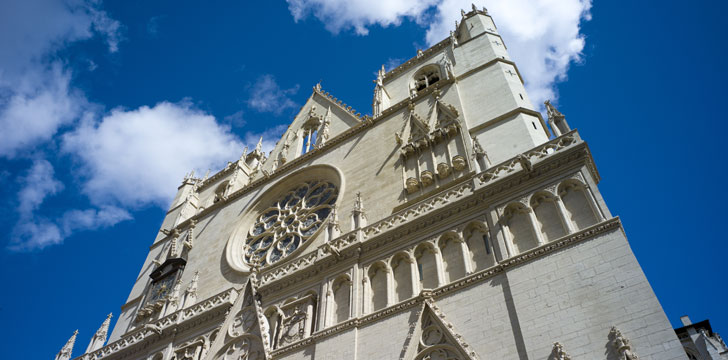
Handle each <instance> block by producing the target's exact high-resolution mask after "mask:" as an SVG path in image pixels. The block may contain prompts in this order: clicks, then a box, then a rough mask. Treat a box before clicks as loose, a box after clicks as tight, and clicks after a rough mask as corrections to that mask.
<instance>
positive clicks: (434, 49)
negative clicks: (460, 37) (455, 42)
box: [382, 37, 450, 83]
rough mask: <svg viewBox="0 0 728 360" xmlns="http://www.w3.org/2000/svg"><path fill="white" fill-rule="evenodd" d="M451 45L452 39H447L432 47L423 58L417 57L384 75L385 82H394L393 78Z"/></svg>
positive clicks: (423, 54) (425, 52)
mask: <svg viewBox="0 0 728 360" xmlns="http://www.w3.org/2000/svg"><path fill="white" fill-rule="evenodd" d="M448 45H450V38H449V37H448V38H445V39H444V40H442V41H440V42H439V43H437V44H435V45H432V46H431V47H430V48H429V49H427V50H423V51H422V55H421V56H415V57H413V58H411V59H409V60H407V61H405V62H404V63H402V64H401V65H399V66H397V67H396V68H394V69H392V70H389V71H388V72H386V73H385V74H384V79H382V80H383V82H384V83H387V82H388V81H390V80H392V79H393V77H395V76H397V75H399V74H401V73H403V72H405V71H406V70H407V69H409V68H411V67H413V66H415V65H417V64H419V63H422V62H424V61H426V60H427V59H429V58H431V57H432V56H433V55H436V54H437V53H438V52H439V51H440V50H442V49H444V48H445V47H446V46H448Z"/></svg>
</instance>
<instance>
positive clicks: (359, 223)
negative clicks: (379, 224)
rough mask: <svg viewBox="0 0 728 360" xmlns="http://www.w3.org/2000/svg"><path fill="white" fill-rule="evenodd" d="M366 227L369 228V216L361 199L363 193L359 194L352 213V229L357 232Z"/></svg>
mask: <svg viewBox="0 0 728 360" xmlns="http://www.w3.org/2000/svg"><path fill="white" fill-rule="evenodd" d="M365 226H367V215H366V213H365V211H364V201H362V199H361V192H357V193H356V198H355V199H354V209H353V210H352V211H351V229H352V230H356V229H359V228H363V227H365Z"/></svg>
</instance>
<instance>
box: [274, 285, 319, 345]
mask: <svg viewBox="0 0 728 360" xmlns="http://www.w3.org/2000/svg"><path fill="white" fill-rule="evenodd" d="M314 307H315V301H314V297H313V295H307V296H304V297H302V298H300V299H298V300H296V301H294V302H292V303H289V304H285V305H284V306H283V307H281V311H283V319H282V321H281V332H280V335H279V338H278V346H280V347H283V346H286V345H289V344H292V343H295V342H297V341H299V340H303V339H304V338H306V337H308V336H309V335H311V327H312V325H313V309H314Z"/></svg>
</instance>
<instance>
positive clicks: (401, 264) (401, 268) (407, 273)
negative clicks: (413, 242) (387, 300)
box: [392, 253, 414, 302]
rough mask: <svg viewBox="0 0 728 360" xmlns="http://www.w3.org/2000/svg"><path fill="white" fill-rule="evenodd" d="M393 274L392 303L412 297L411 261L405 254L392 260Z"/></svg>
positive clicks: (398, 255) (400, 254)
mask: <svg viewBox="0 0 728 360" xmlns="http://www.w3.org/2000/svg"><path fill="white" fill-rule="evenodd" d="M392 271H393V272H394V296H395V299H394V302H400V301H402V300H406V299H409V298H411V297H412V296H413V295H414V288H413V284H412V260H411V259H410V256H409V255H408V254H407V253H399V254H397V255H395V256H394V257H393V258H392Z"/></svg>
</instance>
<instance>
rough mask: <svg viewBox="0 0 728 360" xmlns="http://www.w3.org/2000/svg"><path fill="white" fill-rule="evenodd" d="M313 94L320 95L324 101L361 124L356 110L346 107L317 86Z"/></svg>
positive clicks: (359, 115) (359, 114)
mask: <svg viewBox="0 0 728 360" xmlns="http://www.w3.org/2000/svg"><path fill="white" fill-rule="evenodd" d="M313 92H314V93H315V94H318V95H320V96H321V97H323V98H324V99H327V100H328V101H329V102H330V103H332V104H334V106H336V107H338V108H339V109H341V110H343V111H344V112H345V113H347V114H349V115H351V117H353V118H354V119H356V120H357V121H359V122H361V121H362V118H361V113H359V112H357V111H356V109H354V108H352V107H351V106H347V105H346V103H344V102H342V101H341V100H340V99H337V98H336V97H335V96H333V95H331V94H329V92H328V91H324V90H323V89H321V86H319V85H317V86H314V87H313Z"/></svg>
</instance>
